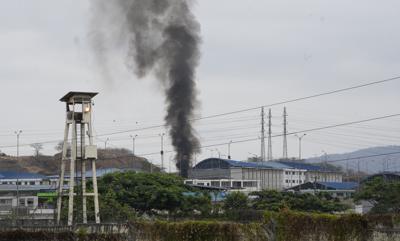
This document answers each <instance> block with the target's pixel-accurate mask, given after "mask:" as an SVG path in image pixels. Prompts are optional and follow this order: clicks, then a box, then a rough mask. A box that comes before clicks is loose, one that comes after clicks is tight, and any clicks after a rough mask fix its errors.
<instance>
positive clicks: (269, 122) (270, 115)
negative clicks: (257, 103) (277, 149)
mask: <svg viewBox="0 0 400 241" xmlns="http://www.w3.org/2000/svg"><path fill="white" fill-rule="evenodd" d="M271 118H272V114H271V109H269V112H268V156H267V160H268V161H271V160H272V131H271V125H272V122H271Z"/></svg>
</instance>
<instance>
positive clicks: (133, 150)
mask: <svg viewBox="0 0 400 241" xmlns="http://www.w3.org/2000/svg"><path fill="white" fill-rule="evenodd" d="M137 136H138V135H130V137H131V138H132V169H133V168H134V162H135V159H136V156H135V140H136V137H137Z"/></svg>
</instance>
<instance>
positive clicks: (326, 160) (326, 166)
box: [322, 150, 328, 182]
mask: <svg viewBox="0 0 400 241" xmlns="http://www.w3.org/2000/svg"><path fill="white" fill-rule="evenodd" d="M322 153H324V170H325V171H327V169H328V153H326V151H324V150H322ZM326 181H327V180H326V175H325V182H326Z"/></svg>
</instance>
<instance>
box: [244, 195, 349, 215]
mask: <svg viewBox="0 0 400 241" xmlns="http://www.w3.org/2000/svg"><path fill="white" fill-rule="evenodd" d="M252 195H254V196H256V198H255V199H254V200H253V202H252V206H253V208H255V209H258V210H269V211H279V210H282V209H285V208H287V209H291V210H296V211H306V212H327V213H331V212H338V211H345V210H346V209H348V207H347V206H346V205H344V204H341V203H340V201H339V200H338V199H333V198H332V197H330V196H329V195H322V194H318V195H313V194H310V193H305V194H297V193H291V192H278V191H273V190H264V191H261V192H254V193H253V194H252Z"/></svg>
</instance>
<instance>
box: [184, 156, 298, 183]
mask: <svg viewBox="0 0 400 241" xmlns="http://www.w3.org/2000/svg"><path fill="white" fill-rule="evenodd" d="M305 172H306V170H301V169H296V168H293V167H290V166H287V165H284V164H281V163H279V162H242V161H234V160H227V159H221V158H209V159H205V160H203V161H201V162H199V163H198V164H197V165H196V166H195V167H194V168H193V169H192V170H191V172H190V177H189V178H190V179H207V180H211V179H214V180H219V179H233V180H243V181H245V180H256V181H258V182H259V186H260V188H261V189H272V190H283V189H285V188H288V187H291V186H296V185H298V184H301V183H303V182H304V179H305Z"/></svg>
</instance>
